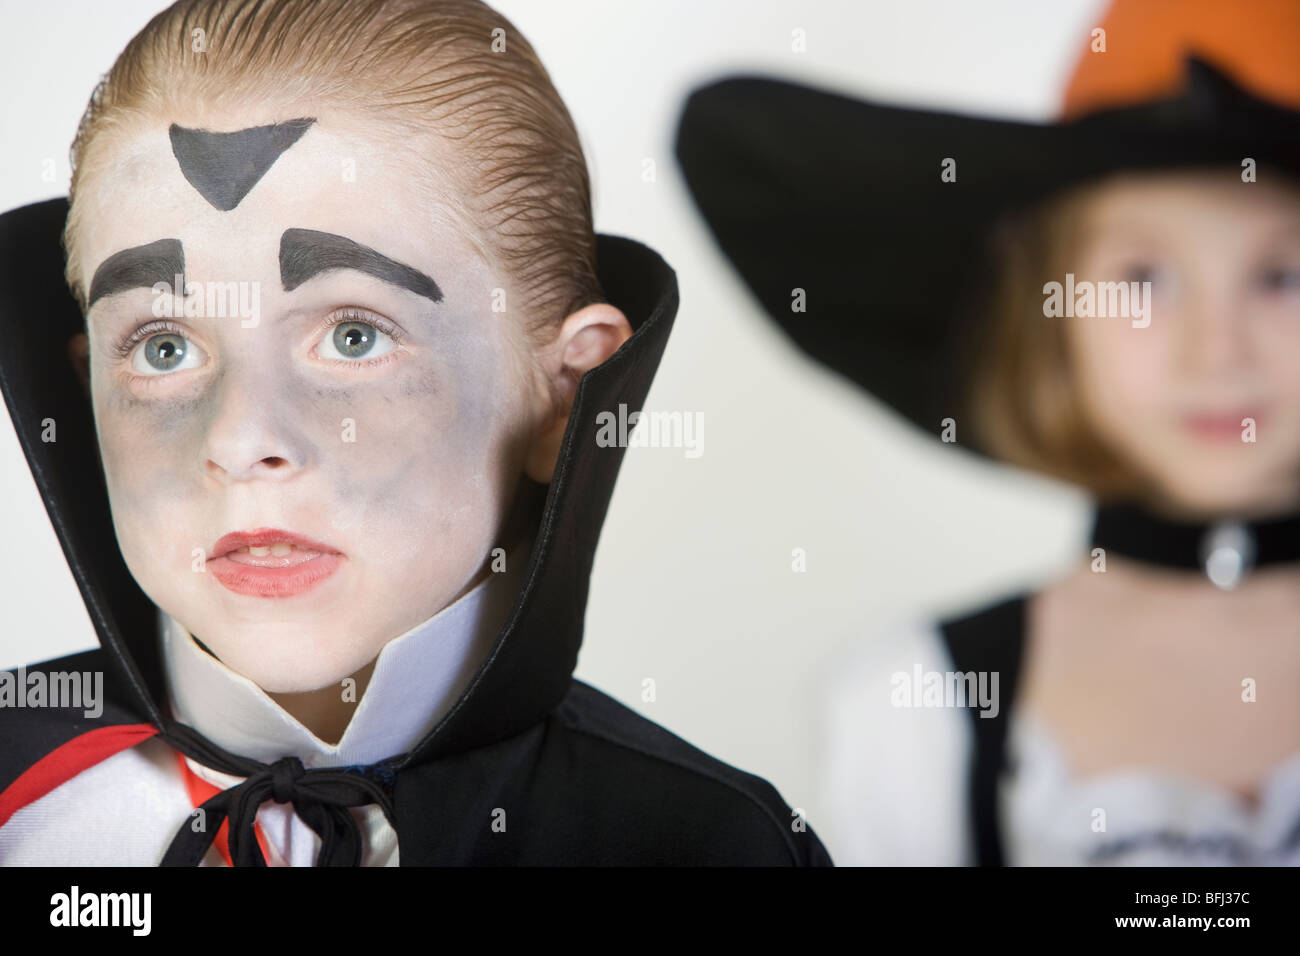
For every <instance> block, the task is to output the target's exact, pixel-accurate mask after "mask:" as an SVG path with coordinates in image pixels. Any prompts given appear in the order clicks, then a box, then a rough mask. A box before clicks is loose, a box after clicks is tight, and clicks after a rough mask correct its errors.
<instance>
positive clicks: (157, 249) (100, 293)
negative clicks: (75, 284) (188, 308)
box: [86, 239, 185, 309]
mask: <svg viewBox="0 0 1300 956" xmlns="http://www.w3.org/2000/svg"><path fill="white" fill-rule="evenodd" d="M178 275H179V276H181V277H182V283H183V282H184V275H185V251H184V250H183V249H182V248H181V241H180V240H179V239H159V240H157V241H156V242H150V243H146V244H145V245H143V246H132V247H131V248H130V249H123V250H122V251H121V252H115V253H113V254H112V255H111V256H109V257H108V258H107V259H105V260H104V261H103V262H101V263H100V264H99V268H98V269H96V270H95V276H94V278H93V279H91V281H90V295H89V297H88V299H87V302H86V308H87V309H89V308H90V307H91V306H92V305H94V304H95V301H96V300H97V299H102V298H103V297H104V296H106V295H113V294H114V293H117V292H125V291H127V290H128V289H136V288H140V287H143V288H146V289H151V288H153V286H154V284H155V283H157V282H165V283H166V284H167V287H168V288H171V286H172V283H173V282H174V281H175V279H176V276H178ZM182 287H183V285H182Z"/></svg>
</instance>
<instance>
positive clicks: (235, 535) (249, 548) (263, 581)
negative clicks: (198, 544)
mask: <svg viewBox="0 0 1300 956" xmlns="http://www.w3.org/2000/svg"><path fill="white" fill-rule="evenodd" d="M211 554H212V556H211V557H210V558H208V562H207V566H208V568H209V569H210V570H211V571H212V575H213V577H215V578H216V579H217V581H218V583H220V584H221V585H222V586H223V587H225V588H226V589H227V590H230V591H233V592H235V593H236V594H243V595H247V596H250V597H290V596H292V595H295V594H300V593H302V592H304V591H307V590H310V589H311V588H313V587H315V586H316V585H317V584H319V583H320V582H321V581H324V580H325V579H326V578H328V577H329V576H330V575H331V574H333V573H334V572H335V570H337V569H338V567H339V565H340V564H342V563H343V560H344V558H343V554H342V553H341V552H339V551H338V550H337V549H335V548H332V547H330V546H329V545H327V544H322V543H321V542H319V541H313V540H312V539H310V538H306V537H303V536H302V535H300V534H294V533H293V532H292V531H283V530H281V529H279V528H257V529H254V530H252V531H236V532H232V533H231V534H227V535H225V536H223V537H222V538H220V539H219V540H218V541H217V543H216V544H214V545H213V546H212V552H211Z"/></svg>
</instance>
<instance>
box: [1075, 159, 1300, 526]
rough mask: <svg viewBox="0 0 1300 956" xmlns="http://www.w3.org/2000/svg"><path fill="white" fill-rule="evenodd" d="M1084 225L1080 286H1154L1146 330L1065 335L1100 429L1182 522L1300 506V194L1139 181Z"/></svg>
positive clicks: (1114, 187) (1095, 208)
mask: <svg viewBox="0 0 1300 956" xmlns="http://www.w3.org/2000/svg"><path fill="white" fill-rule="evenodd" d="M1083 215H1084V223H1083V228H1084V232H1083V237H1084V238H1083V242H1082V245H1081V247H1080V251H1079V254H1078V260H1077V268H1076V269H1075V270H1074V271H1075V272H1076V273H1077V274H1078V275H1077V279H1078V280H1085V279H1086V280H1091V281H1093V282H1099V281H1111V282H1117V281H1124V282H1150V283H1151V286H1150V302H1149V303H1147V305H1148V306H1149V312H1148V314H1147V315H1146V316H1145V317H1143V318H1142V319H1138V320H1135V321H1136V325H1135V321H1130V320H1129V319H1128V318H1122V317H1120V318H1116V317H1111V318H1102V317H1092V318H1085V317H1075V318H1065V319H1057V320H1056V321H1063V322H1066V323H1067V336H1068V338H1069V341H1070V346H1071V353H1072V356H1073V360H1074V363H1075V370H1076V374H1077V376H1078V385H1079V387H1080V389H1081V393H1082V397H1083V400H1084V408H1085V411H1086V413H1087V414H1088V416H1089V418H1090V420H1091V421H1092V423H1093V425H1094V426H1095V427H1096V428H1097V430H1098V431H1099V432H1100V433H1101V434H1102V435H1104V436H1105V437H1106V438H1107V440H1108V441H1109V442H1110V443H1111V444H1112V445H1113V446H1115V447H1116V448H1117V449H1118V451H1119V452H1120V453H1121V454H1122V455H1123V456H1124V457H1125V458H1126V459H1127V460H1129V461H1132V462H1133V463H1134V464H1135V465H1136V466H1137V467H1138V468H1139V469H1140V470H1141V471H1143V472H1144V473H1146V474H1147V475H1148V476H1149V477H1150V478H1151V479H1152V480H1153V482H1154V484H1155V486H1156V487H1157V488H1158V490H1159V493H1160V495H1161V496H1162V497H1163V498H1164V499H1165V500H1166V501H1167V502H1168V503H1171V504H1173V505H1174V506H1175V507H1177V508H1178V509H1179V510H1183V511H1188V512H1199V513H1206V514H1212V513H1216V512H1221V511H1233V510H1240V511H1243V512H1246V513H1249V512H1252V511H1272V510H1277V509H1280V508H1285V507H1287V506H1294V505H1295V504H1296V503H1297V502H1300V190H1298V189H1296V188H1295V187H1293V186H1287V185H1278V184H1271V183H1267V182H1263V181H1261V182H1257V183H1249V184H1247V183H1242V182H1240V181H1239V180H1237V179H1236V178H1235V177H1233V178H1225V177H1224V176H1221V175H1218V174H1209V173H1199V172H1187V173H1179V174H1176V175H1175V174H1147V175H1136V174H1134V175H1128V176H1124V177H1120V178H1117V179H1115V180H1113V181H1111V182H1108V183H1106V184H1103V185H1101V186H1099V187H1097V188H1096V189H1095V190H1094V191H1093V193H1092V194H1091V197H1090V199H1089V200H1088V203H1087V206H1086V209H1085V211H1084V214H1083ZM1143 322H1149V324H1146V325H1145V326H1143V325H1142V323H1143ZM1245 419H1250V420H1252V421H1253V423H1254V427H1253V430H1252V429H1251V426H1250V423H1249V422H1247V423H1246V424H1243V420H1245Z"/></svg>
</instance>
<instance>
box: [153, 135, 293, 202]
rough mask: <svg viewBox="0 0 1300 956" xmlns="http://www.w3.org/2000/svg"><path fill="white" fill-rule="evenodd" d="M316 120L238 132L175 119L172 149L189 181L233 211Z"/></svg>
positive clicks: (204, 195) (209, 197) (202, 194)
mask: <svg viewBox="0 0 1300 956" xmlns="http://www.w3.org/2000/svg"><path fill="white" fill-rule="evenodd" d="M314 122H316V120H315V119H314V118H302V119H292V120H286V121H285V122H283V123H273V124H271V125H269V126H250V127H249V128H248V129H241V130H236V131H235V132H233V133H212V132H209V131H207V130H203V129H188V128H187V127H184V126H178V125H176V124H175V123H173V124H172V125H171V127H170V128H169V129H168V133H169V134H170V136H171V141H172V154H173V155H174V156H175V157H176V162H178V163H179V164H180V167H181V172H182V173H183V174H184V175H185V178H186V179H187V180H189V182H190V185H192V186H193V187H194V188H195V189H197V190H198V191H199V194H200V195H201V196H202V197H203V198H204V199H206V200H207V201H208V202H209V203H211V204H212V205H213V206H215V207H216V208H217V209H220V210H221V211H222V212H229V211H230V210H232V209H234V208H235V207H236V206H238V205H239V204H240V202H241V201H243V198H244V197H245V196H247V195H248V193H249V191H250V190H251V189H252V188H253V187H254V186H256V185H257V183H258V181H259V180H260V179H261V178H262V177H263V176H264V175H266V171H267V170H268V169H270V168H271V167H272V166H273V165H274V164H275V161H276V160H277V159H279V158H280V154H281V153H283V152H284V151H285V150H286V149H288V148H289V147H290V146H292V145H293V144H294V143H296V142H298V140H299V138H300V137H301V136H302V134H303V133H305V132H307V127H309V126H311V124H312V123H314Z"/></svg>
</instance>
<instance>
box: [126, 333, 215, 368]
mask: <svg viewBox="0 0 1300 956" xmlns="http://www.w3.org/2000/svg"><path fill="white" fill-rule="evenodd" d="M202 364H203V350H202V349H200V348H199V347H198V346H197V345H195V344H194V343H193V342H191V341H190V340H189V339H187V338H185V336H183V335H180V334H178V333H176V332H163V333H161V334H159V335H151V336H150V337H149V338H147V339H146V340H145V341H144V342H143V343H141V345H140V347H139V348H137V349H136V350H135V355H134V356H133V357H132V359H131V369H132V371H134V372H137V373H139V374H140V375H166V374H167V373H168V372H176V371H180V370H181V369H186V368H197V367H198V366H200V365H202Z"/></svg>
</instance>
